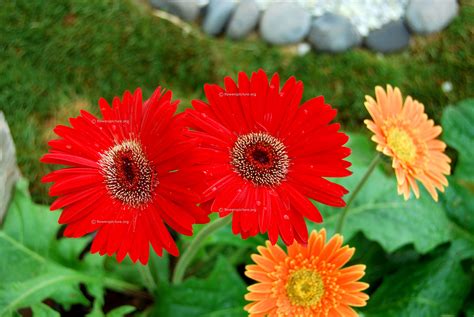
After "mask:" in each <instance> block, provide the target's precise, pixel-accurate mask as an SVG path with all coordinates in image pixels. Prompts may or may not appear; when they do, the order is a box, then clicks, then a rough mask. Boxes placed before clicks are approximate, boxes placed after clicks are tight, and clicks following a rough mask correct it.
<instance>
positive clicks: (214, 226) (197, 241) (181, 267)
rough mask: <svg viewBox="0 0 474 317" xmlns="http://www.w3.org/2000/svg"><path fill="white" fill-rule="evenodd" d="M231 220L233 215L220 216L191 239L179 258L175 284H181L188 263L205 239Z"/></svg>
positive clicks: (175, 271)
mask: <svg viewBox="0 0 474 317" xmlns="http://www.w3.org/2000/svg"><path fill="white" fill-rule="evenodd" d="M231 220H232V217H231V216H227V217H224V218H219V219H217V220H215V221H213V222H211V223H210V224H208V225H207V226H205V227H204V228H203V229H202V230H201V231H199V233H198V234H197V235H196V237H195V238H194V240H193V241H191V244H190V245H189V247H188V248H187V249H186V251H185V252H184V253H183V255H182V256H181V257H180V258H179V260H178V263H177V264H176V268H175V270H174V273H173V279H172V283H173V284H179V283H181V282H182V281H183V277H184V273H185V272H186V269H187V268H188V265H189V264H190V263H191V261H192V260H193V258H194V256H195V255H196V253H197V252H198V251H199V249H200V248H201V246H202V243H203V242H204V240H205V239H206V238H207V237H208V236H209V235H210V234H211V233H213V232H214V231H216V230H218V229H219V228H222V227H224V226H225V225H227V224H228V223H230V221H231Z"/></svg>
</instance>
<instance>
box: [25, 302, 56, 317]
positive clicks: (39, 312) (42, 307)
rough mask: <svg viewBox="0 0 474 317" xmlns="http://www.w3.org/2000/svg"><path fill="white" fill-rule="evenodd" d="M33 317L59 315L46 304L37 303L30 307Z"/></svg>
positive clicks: (54, 316)
mask: <svg viewBox="0 0 474 317" xmlns="http://www.w3.org/2000/svg"><path fill="white" fill-rule="evenodd" d="M31 310H32V312H33V316H35V317H59V316H60V315H59V313H58V312H57V311H55V310H54V309H52V308H51V307H49V306H48V305H46V304H43V303H39V304H35V305H33V306H31Z"/></svg>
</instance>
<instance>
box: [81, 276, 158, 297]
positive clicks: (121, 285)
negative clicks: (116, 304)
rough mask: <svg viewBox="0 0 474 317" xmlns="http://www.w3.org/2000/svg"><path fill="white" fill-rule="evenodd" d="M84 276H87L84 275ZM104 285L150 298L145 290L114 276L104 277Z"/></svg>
mask: <svg viewBox="0 0 474 317" xmlns="http://www.w3.org/2000/svg"><path fill="white" fill-rule="evenodd" d="M86 277H88V276H87V275H86ZM104 285H105V287H107V288H109V289H111V290H114V291H117V292H121V293H128V294H133V295H135V296H137V297H141V298H147V299H151V298H152V297H151V295H150V294H148V293H147V292H144V291H143V290H142V289H141V287H140V286H138V285H135V284H132V283H129V282H125V281H122V280H118V279H115V278H111V277H106V278H105V279H104Z"/></svg>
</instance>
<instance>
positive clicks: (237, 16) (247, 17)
mask: <svg viewBox="0 0 474 317" xmlns="http://www.w3.org/2000/svg"><path fill="white" fill-rule="evenodd" d="M259 16H260V9H259V7H258V5H257V2H255V0H242V1H241V2H240V3H239V5H238V6H237V9H236V10H235V12H234V14H233V15H232V17H231V18H230V22H229V25H228V26H227V31H226V33H227V36H228V37H229V38H231V39H234V40H239V39H242V38H244V37H246V36H247V35H248V34H249V33H250V32H252V30H254V29H255V27H256V26H257V23H258V18H259Z"/></svg>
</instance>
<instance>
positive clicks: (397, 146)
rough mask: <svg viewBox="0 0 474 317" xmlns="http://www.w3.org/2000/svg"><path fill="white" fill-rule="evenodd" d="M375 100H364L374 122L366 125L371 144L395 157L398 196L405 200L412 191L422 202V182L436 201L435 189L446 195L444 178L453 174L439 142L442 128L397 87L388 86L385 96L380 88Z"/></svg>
mask: <svg viewBox="0 0 474 317" xmlns="http://www.w3.org/2000/svg"><path fill="white" fill-rule="evenodd" d="M375 96H376V98H377V100H374V99H373V98H372V97H370V96H365V99H366V102H365V107H366V108H367V110H368V111H369V113H370V115H371V116H372V119H373V121H372V120H365V121H364V122H365V124H366V125H367V128H369V130H370V131H372V132H373V133H374V136H372V140H373V141H374V142H376V143H377V151H380V152H382V153H383V154H385V155H387V156H391V157H393V162H392V167H393V168H394V170H395V174H396V176H397V182H398V193H399V194H403V196H404V197H405V200H406V199H408V197H409V196H410V188H412V189H413V192H414V193H415V196H416V198H419V196H420V191H419V189H418V185H417V183H416V180H419V181H420V182H421V183H422V184H423V185H424V186H425V188H426V189H427V190H428V192H429V193H430V194H431V196H432V197H433V199H434V200H435V201H437V200H438V193H437V191H436V189H438V190H440V191H441V192H444V187H445V186H448V180H447V179H446V177H445V175H449V174H450V172H451V168H450V166H449V163H450V162H451V159H450V158H449V157H448V156H447V155H446V154H444V150H445V148H446V144H445V143H444V142H442V141H440V140H438V139H437V138H436V137H437V136H439V135H440V134H441V131H442V129H441V127H440V126H437V125H435V124H434V122H433V120H431V119H428V116H427V115H426V113H425V112H424V110H425V107H424V106H423V104H422V103H420V102H418V101H417V100H414V99H412V98H411V97H410V96H408V97H407V98H406V99H405V102H403V100H402V94H401V93H400V89H398V88H396V87H395V89H393V88H392V86H390V85H387V91H386V92H385V91H384V90H383V88H382V87H380V86H377V87H375Z"/></svg>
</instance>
